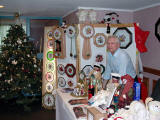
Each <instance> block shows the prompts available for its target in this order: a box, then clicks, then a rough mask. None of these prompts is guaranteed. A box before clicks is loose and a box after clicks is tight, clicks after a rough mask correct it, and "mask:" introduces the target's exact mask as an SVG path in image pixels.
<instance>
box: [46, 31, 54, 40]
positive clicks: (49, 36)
mask: <svg viewBox="0 0 160 120" xmlns="http://www.w3.org/2000/svg"><path fill="white" fill-rule="evenodd" d="M47 38H48V39H49V40H52V39H53V32H52V31H49V32H48V33H47Z"/></svg>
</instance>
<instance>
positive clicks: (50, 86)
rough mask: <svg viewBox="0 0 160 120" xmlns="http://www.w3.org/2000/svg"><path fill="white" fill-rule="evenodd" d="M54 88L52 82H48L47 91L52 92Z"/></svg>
mask: <svg viewBox="0 0 160 120" xmlns="http://www.w3.org/2000/svg"><path fill="white" fill-rule="evenodd" d="M52 90H53V85H52V84H51V83H47V84H46V91H47V92H49V93H50V92H52Z"/></svg>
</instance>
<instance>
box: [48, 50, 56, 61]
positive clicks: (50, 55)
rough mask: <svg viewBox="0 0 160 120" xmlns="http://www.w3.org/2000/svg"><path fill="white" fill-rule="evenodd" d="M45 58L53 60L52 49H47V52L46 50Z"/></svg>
mask: <svg viewBox="0 0 160 120" xmlns="http://www.w3.org/2000/svg"><path fill="white" fill-rule="evenodd" d="M47 59H48V60H49V61H52V60H54V57H53V51H49V52H47Z"/></svg>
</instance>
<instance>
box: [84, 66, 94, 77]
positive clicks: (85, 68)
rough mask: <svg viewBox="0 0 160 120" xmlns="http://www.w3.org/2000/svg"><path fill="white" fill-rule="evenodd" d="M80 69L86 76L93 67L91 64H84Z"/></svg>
mask: <svg viewBox="0 0 160 120" xmlns="http://www.w3.org/2000/svg"><path fill="white" fill-rule="evenodd" d="M82 70H83V72H84V73H85V75H86V76H87V77H88V76H89V73H90V72H91V71H92V70H93V67H92V66H91V65H86V66H84V68H83V69H82Z"/></svg>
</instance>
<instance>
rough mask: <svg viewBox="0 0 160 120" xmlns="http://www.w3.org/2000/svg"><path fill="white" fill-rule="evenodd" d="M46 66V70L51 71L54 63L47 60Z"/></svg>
mask: <svg viewBox="0 0 160 120" xmlns="http://www.w3.org/2000/svg"><path fill="white" fill-rule="evenodd" d="M46 68H47V71H53V70H54V63H52V62H48V63H47V64H46Z"/></svg>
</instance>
